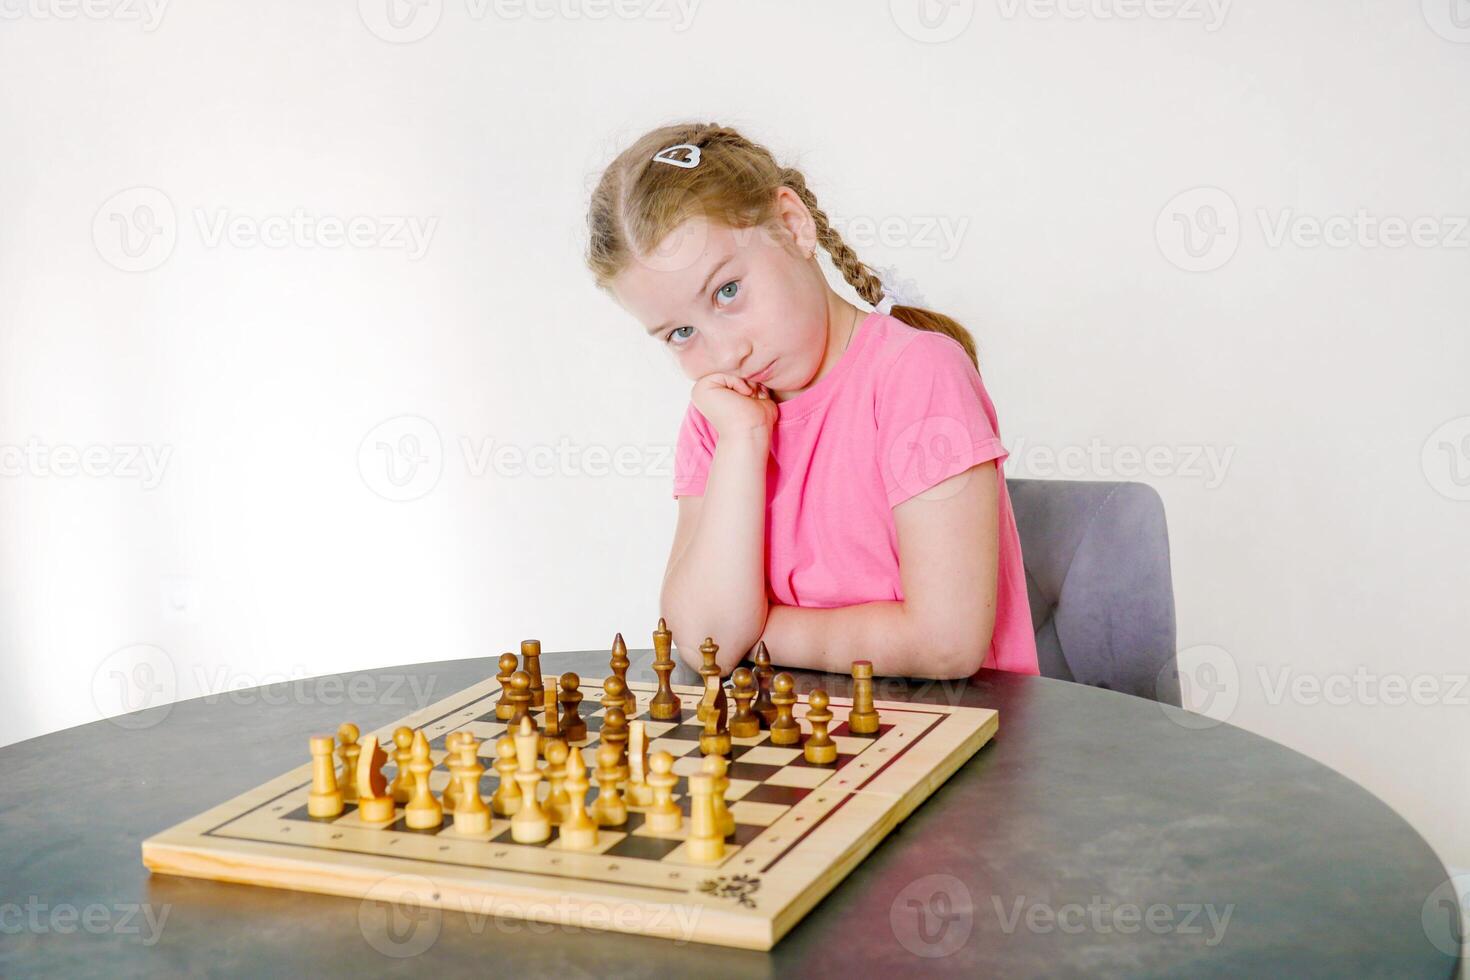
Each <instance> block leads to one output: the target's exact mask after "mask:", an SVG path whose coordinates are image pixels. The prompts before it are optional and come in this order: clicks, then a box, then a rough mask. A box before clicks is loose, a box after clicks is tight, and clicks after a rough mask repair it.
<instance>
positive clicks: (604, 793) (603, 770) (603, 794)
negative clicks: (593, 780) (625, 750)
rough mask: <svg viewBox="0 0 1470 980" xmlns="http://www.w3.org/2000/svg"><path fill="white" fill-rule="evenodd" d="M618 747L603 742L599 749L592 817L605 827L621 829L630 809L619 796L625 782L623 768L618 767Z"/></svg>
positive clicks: (626, 820)
mask: <svg viewBox="0 0 1470 980" xmlns="http://www.w3.org/2000/svg"><path fill="white" fill-rule="evenodd" d="M621 754H622V753H620V752H619V751H618V747H617V746H616V745H613V744H611V743H608V742H603V743H602V744H601V745H599V746H598V747H597V801H596V802H595V803H593V804H592V816H593V817H595V818H596V820H597V822H598V823H599V824H601V825H602V826H604V827H621V826H622V825H623V824H625V823H627V822H628V807H627V804H625V803H624V802H623V798H622V796H620V795H619V794H618V783H620V782H622V781H623V767H622V766H620V765H618V757H619V756H620V755H621Z"/></svg>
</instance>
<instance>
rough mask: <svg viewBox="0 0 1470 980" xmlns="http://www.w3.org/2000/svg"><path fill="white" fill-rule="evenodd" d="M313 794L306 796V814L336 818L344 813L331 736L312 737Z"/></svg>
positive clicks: (334, 743) (333, 742) (333, 743)
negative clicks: (333, 760)
mask: <svg viewBox="0 0 1470 980" xmlns="http://www.w3.org/2000/svg"><path fill="white" fill-rule="evenodd" d="M310 744H311V792H310V793H308V794H306V812H307V813H308V814H310V815H311V816H313V817H335V816H337V815H338V814H340V813H341V812H342V809H343V806H342V791H341V790H340V789H338V788H337V770H336V768H335V767H334V766H333V765H332V747H333V746H334V745H336V742H335V741H334V740H333V739H332V736H330V735H313V736H312V737H311V743H310Z"/></svg>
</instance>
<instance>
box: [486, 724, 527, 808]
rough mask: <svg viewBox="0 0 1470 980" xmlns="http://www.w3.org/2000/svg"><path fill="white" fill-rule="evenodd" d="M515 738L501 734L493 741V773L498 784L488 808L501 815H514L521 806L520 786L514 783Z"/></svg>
mask: <svg viewBox="0 0 1470 980" xmlns="http://www.w3.org/2000/svg"><path fill="white" fill-rule="evenodd" d="M515 772H516V740H515V736H513V735H502V736H501V737H500V740H499V741H497V742H496V743H495V774H496V775H497V776H499V777H500V785H498V786H496V787H495V794H494V795H493V796H491V797H490V809H492V810H494V811H495V812H496V813H498V814H500V815H501V816H502V817H511V816H515V812H516V811H517V810H519V809H520V807H521V788H520V787H519V786H517V785H516V779H515Z"/></svg>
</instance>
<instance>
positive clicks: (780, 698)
mask: <svg viewBox="0 0 1470 980" xmlns="http://www.w3.org/2000/svg"><path fill="white" fill-rule="evenodd" d="M794 687H796V681H795V679H793V678H792V676H791V675H790V674H788V673H786V671H784V670H783V671H781V673H779V674H777V675H776V676H775V677H774V678H772V680H771V703H772V704H774V705H775V706H776V718H775V720H774V721H772V722H771V744H772V745H795V744H796V743H797V742H800V741H801V726H800V725H799V724H797V721H796V716H795V715H794V714H792V709H793V708H794V707H795V705H796V695H795V693H793V690H792V689H793V688H794Z"/></svg>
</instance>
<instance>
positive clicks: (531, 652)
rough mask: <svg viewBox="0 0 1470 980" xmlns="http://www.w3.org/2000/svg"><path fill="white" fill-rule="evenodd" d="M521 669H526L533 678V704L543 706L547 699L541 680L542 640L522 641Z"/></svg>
mask: <svg viewBox="0 0 1470 980" xmlns="http://www.w3.org/2000/svg"><path fill="white" fill-rule="evenodd" d="M521 670H524V671H525V672H526V673H527V674H528V675H529V676H530V678H531V702H530V703H531V704H532V705H534V706H536V707H538V708H539V707H541V704H542V702H544V701H545V700H546V695H545V694H544V693H543V691H544V687H543V684H542V680H541V641H540V640H522V641H521Z"/></svg>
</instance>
